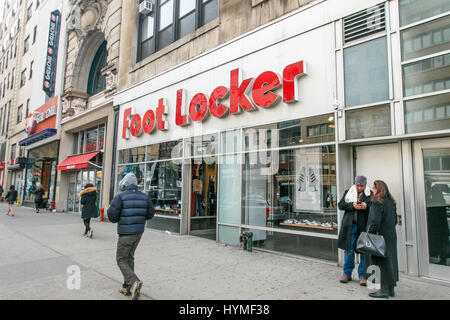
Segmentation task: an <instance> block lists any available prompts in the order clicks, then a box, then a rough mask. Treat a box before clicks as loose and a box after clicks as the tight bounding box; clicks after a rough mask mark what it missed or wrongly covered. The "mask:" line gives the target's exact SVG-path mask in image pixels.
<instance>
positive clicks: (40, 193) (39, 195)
mask: <svg viewBox="0 0 450 320" xmlns="http://www.w3.org/2000/svg"><path fill="white" fill-rule="evenodd" d="M44 195H45V190H44V186H43V185H42V184H40V185H39V187H38V188H37V190H36V191H35V192H34V204H35V206H36V213H39V208H40V207H41V206H42V202H43V200H44Z"/></svg>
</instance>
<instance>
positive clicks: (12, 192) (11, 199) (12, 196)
mask: <svg viewBox="0 0 450 320" xmlns="http://www.w3.org/2000/svg"><path fill="white" fill-rule="evenodd" d="M5 198H6V201H7V202H8V205H9V208H8V213H7V214H6V215H7V216H9V213H10V212H11V216H13V217H14V211H13V204H14V203H15V202H16V201H17V190H16V188H15V187H14V185H11V186H10V187H9V191H8V193H7V194H6V197H5Z"/></svg>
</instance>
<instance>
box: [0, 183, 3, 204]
mask: <svg viewBox="0 0 450 320" xmlns="http://www.w3.org/2000/svg"><path fill="white" fill-rule="evenodd" d="M3 192H4V190H3V187H2V186H0V201H3Z"/></svg>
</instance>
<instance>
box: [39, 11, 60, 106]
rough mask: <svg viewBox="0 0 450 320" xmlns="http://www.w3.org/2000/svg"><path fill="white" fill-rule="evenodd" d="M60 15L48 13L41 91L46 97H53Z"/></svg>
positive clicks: (58, 13)
mask: <svg viewBox="0 0 450 320" xmlns="http://www.w3.org/2000/svg"><path fill="white" fill-rule="evenodd" d="M60 25H61V13H60V12H59V10H55V11H52V12H51V13H50V26H49V30H48V42H47V57H46V59H45V68H44V83H43V85H42V89H43V90H44V91H45V93H46V94H47V96H49V97H53V95H54V93H55V80H56V64H57V60H58V42H59V31H60V30H59V29H60Z"/></svg>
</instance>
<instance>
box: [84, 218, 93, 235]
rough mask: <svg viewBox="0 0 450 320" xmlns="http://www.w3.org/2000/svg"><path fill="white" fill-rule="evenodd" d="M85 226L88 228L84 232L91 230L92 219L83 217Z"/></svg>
mask: <svg viewBox="0 0 450 320" xmlns="http://www.w3.org/2000/svg"><path fill="white" fill-rule="evenodd" d="M83 223H84V226H85V227H86V230H85V231H84V234H86V233H88V231H89V230H91V219H83Z"/></svg>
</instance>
